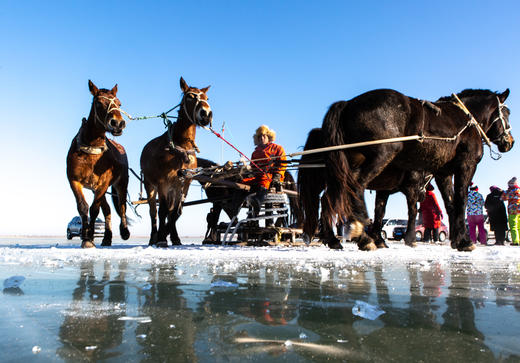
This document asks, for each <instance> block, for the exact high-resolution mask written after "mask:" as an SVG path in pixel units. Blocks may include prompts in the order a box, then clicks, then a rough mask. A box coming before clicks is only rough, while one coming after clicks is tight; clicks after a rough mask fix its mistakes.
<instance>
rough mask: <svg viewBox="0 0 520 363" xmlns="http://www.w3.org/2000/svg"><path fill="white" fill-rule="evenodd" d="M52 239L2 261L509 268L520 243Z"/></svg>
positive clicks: (225, 268) (306, 268)
mask: <svg viewBox="0 0 520 363" xmlns="http://www.w3.org/2000/svg"><path fill="white" fill-rule="evenodd" d="M54 245H56V243H52V244H51V245H47V246H41V245H37V246H23V245H19V244H18V246H16V243H13V247H0V263H2V264H7V265H8V264H21V265H31V266H45V267H47V268H49V267H51V268H55V269H62V268H66V267H67V266H76V265H77V264H78V263H81V262H82V261H97V260H99V259H105V260H110V261H115V262H118V261H123V260H124V261H128V262H131V263H139V264H153V263H157V262H162V263H164V262H167V261H172V262H173V261H183V263H189V264H191V265H193V266H201V267H205V266H206V267H207V266H211V267H212V268H214V269H215V271H216V272H218V273H234V272H236V271H238V270H240V269H241V268H243V266H244V264H245V263H255V264H258V263H260V264H263V265H268V264H277V263H291V264H294V265H295V266H297V268H298V269H299V270H301V271H302V272H312V273H316V274H318V275H320V276H321V277H322V278H323V280H327V279H328V278H330V273H331V272H332V270H330V266H331V263H332V264H333V267H335V268H336V269H337V270H340V271H341V269H342V268H343V267H345V266H350V267H351V266H352V264H353V263H357V264H360V265H364V266H369V265H371V264H376V263H381V262H392V263H401V264H416V265H417V266H418V267H419V268H420V269H421V270H428V269H429V268H430V266H431V265H432V263H440V264H441V265H446V264H449V263H452V262H471V263H473V264H477V265H478V264H484V265H485V264H486V263H487V262H494V263H496V262H500V263H502V264H503V265H504V266H507V265H511V268H514V269H516V268H517V267H516V265H517V263H518V261H520V249H518V248H513V247H508V246H505V247H500V246H496V247H494V246H487V247H481V246H478V247H477V249H476V250H475V251H473V252H458V251H456V250H453V249H451V248H450V247H449V245H448V244H444V245H428V244H420V245H419V246H418V247H417V248H410V247H407V246H405V245H404V244H402V243H391V244H389V245H390V248H385V249H380V250H377V251H373V252H364V251H359V250H358V248H357V246H356V245H355V244H353V243H345V244H344V245H343V246H344V249H343V250H342V251H335V250H334V251H333V250H330V249H329V248H328V247H325V246H319V247H315V246H312V247H293V248H287V247H231V246H202V245H200V244H184V245H182V246H175V247H169V248H167V249H164V248H154V247H143V245H142V244H140V243H133V244H132V243H125V244H117V245H114V246H113V247H108V248H96V249H90V250H83V249H81V248H79V246H70V245H69V246H67V245H64V246H61V245H60V244H59V243H58V247H54ZM4 246H5V244H4ZM182 272H183V271H182V270H181V269H179V270H177V271H176V274H177V275H178V276H179V275H181V274H182ZM342 273H344V272H342ZM352 273H355V272H354V271H353V272H352ZM147 287H148V285H146V284H143V287H142V288H143V289H146V288H147Z"/></svg>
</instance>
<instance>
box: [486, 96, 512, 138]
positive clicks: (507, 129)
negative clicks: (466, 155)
mask: <svg viewBox="0 0 520 363" xmlns="http://www.w3.org/2000/svg"><path fill="white" fill-rule="evenodd" d="M497 101H498V116H497V117H495V119H494V120H493V121H492V122H491V124H490V125H489V129H491V127H492V126H493V124H494V123H495V122H497V121H500V122H501V123H502V129H503V132H502V134H501V135H500V136H498V137H496V138H495V139H493V140H491V141H493V142H495V141H498V140H499V139H501V138H504V137H505V136H506V135H509V134H510V133H511V125H510V124H509V123H508V122H507V121H506V119H505V117H504V112H502V110H503V109H504V108H505V109H507V110H509V108H508V107H507V106H506V104H505V103H502V102H500V99H499V98H498V97H497Z"/></svg>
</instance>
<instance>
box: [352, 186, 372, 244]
mask: <svg viewBox="0 0 520 363" xmlns="http://www.w3.org/2000/svg"><path fill="white" fill-rule="evenodd" d="M353 199H354V200H352V205H353V206H352V210H353V215H352V220H353V221H352V222H351V223H350V226H351V227H350V228H351V232H350V236H351V239H352V240H355V241H357V245H358V248H359V249H360V250H362V251H374V250H377V248H378V247H377V246H376V244H375V243H374V240H373V239H372V237H370V236H369V235H368V234H367V233H366V232H365V226H366V225H367V223H368V213H367V207H366V204H365V189H364V188H360V189H359V190H358V191H357V197H356V198H353Z"/></svg>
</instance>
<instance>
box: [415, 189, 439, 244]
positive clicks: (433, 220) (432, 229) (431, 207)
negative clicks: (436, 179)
mask: <svg viewBox="0 0 520 363" xmlns="http://www.w3.org/2000/svg"><path fill="white" fill-rule="evenodd" d="M434 189H435V188H434V187H433V185H431V184H428V185H427V186H426V193H425V195H424V200H423V201H422V202H421V207H420V210H421V214H422V219H423V226H424V236H423V241H424V242H430V241H431V240H432V239H433V241H434V242H437V241H439V228H440V226H441V220H442V210H441V207H440V206H439V202H437V198H436V197H435V193H434V192H433V190H434Z"/></svg>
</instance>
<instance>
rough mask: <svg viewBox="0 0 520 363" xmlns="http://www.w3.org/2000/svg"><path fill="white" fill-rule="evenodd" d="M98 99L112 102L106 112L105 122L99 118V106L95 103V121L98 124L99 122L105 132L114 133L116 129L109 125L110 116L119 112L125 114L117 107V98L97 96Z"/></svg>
mask: <svg viewBox="0 0 520 363" xmlns="http://www.w3.org/2000/svg"><path fill="white" fill-rule="evenodd" d="M96 98H104V99H106V100H109V101H110V103H109V104H108V109H107V110H106V113H105V119H104V120H101V118H99V116H98V114H97V106H96V104H95V103H94V120H95V121H96V122H99V123H100V124H101V125H102V126H103V127H104V128H105V130H107V131H109V132H112V131H113V130H114V128H113V127H112V126H110V124H109V123H108V115H110V113H111V112H113V111H119V112H121V113H125V112H124V111H123V110H121V108H120V107H119V106H118V105H117V103H116V100H117V97H107V96H97V97H96Z"/></svg>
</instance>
